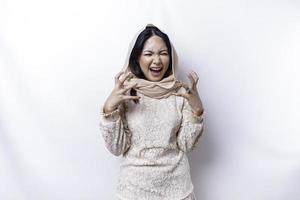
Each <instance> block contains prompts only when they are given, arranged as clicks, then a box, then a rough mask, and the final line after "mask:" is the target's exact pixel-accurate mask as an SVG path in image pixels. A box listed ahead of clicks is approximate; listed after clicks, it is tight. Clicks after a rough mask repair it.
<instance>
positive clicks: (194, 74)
mask: <svg viewBox="0 0 300 200" xmlns="http://www.w3.org/2000/svg"><path fill="white" fill-rule="evenodd" d="M191 74H192V76H193V77H194V79H195V82H196V83H197V82H198V80H199V76H198V74H197V73H196V72H195V71H192V73H191Z"/></svg>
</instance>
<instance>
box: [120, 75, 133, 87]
mask: <svg viewBox="0 0 300 200" xmlns="http://www.w3.org/2000/svg"><path fill="white" fill-rule="evenodd" d="M132 76H133V75H132V73H131V72H128V73H127V74H126V75H125V76H124V77H123V78H121V79H120V84H121V85H123V83H124V82H125V80H126V79H129V78H132Z"/></svg>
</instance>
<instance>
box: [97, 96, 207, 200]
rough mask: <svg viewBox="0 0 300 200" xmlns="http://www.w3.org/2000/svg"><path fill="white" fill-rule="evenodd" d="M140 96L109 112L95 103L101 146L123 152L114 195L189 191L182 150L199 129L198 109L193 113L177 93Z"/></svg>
mask: <svg viewBox="0 0 300 200" xmlns="http://www.w3.org/2000/svg"><path fill="white" fill-rule="evenodd" d="M137 95H138V96H141V98H140V100H139V101H140V103H139V104H135V103H134V102H133V101H127V102H126V104H125V107H124V106H119V108H118V109H117V110H115V111H114V112H112V113H108V114H105V113H103V106H102V107H101V115H100V131H101V133H102V136H103V138H104V141H105V146H106V148H107V149H108V150H109V151H110V152H111V153H112V154H114V155H116V156H119V155H123V159H122V163H121V166H120V174H119V179H118V185H117V196H118V197H119V199H123V200H181V199H184V198H186V197H188V196H189V195H190V194H191V193H192V192H193V184H192V180H191V176H190V166H189V161H188V158H187V156H186V153H188V152H190V151H191V150H193V149H194V147H195V146H196V144H197V142H198V139H199V138H200V136H201V135H202V132H203V115H204V113H203V114H202V115H201V116H195V115H193V113H192V110H191V107H190V105H189V104H188V102H187V100H186V99H184V98H183V97H179V96H174V95H172V96H170V97H168V98H165V99H154V98H150V97H147V96H144V95H142V94H140V93H138V94H137Z"/></svg>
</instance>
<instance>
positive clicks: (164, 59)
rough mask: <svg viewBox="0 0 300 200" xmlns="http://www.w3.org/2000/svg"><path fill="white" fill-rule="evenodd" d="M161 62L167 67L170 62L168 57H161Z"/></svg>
mask: <svg viewBox="0 0 300 200" xmlns="http://www.w3.org/2000/svg"><path fill="white" fill-rule="evenodd" d="M162 63H163V64H164V66H165V67H168V66H169V63H170V58H168V57H167V58H163V59H162Z"/></svg>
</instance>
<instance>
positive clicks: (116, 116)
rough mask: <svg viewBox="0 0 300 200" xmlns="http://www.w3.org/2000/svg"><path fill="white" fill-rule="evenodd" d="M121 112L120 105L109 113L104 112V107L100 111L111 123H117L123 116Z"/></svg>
mask: <svg viewBox="0 0 300 200" xmlns="http://www.w3.org/2000/svg"><path fill="white" fill-rule="evenodd" d="M120 112H121V110H120V105H119V106H118V108H116V109H115V110H114V111H111V112H109V113H105V112H104V106H101V109H100V115H101V116H103V117H104V118H105V119H107V120H109V121H117V120H118V119H119V117H120V116H121V115H120Z"/></svg>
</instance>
